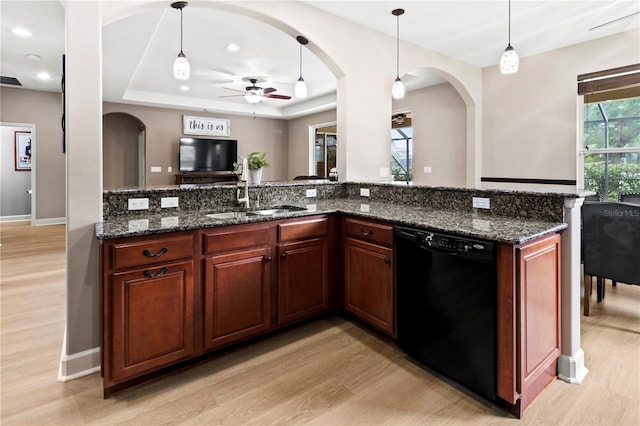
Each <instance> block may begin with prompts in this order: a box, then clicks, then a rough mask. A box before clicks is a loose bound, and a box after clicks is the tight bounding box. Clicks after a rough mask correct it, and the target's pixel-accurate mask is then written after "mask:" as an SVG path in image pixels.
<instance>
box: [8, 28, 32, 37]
mask: <svg viewBox="0 0 640 426" xmlns="http://www.w3.org/2000/svg"><path fill="white" fill-rule="evenodd" d="M11 31H12V32H13V33H14V34H15V35H19V36H20V37H31V35H32V34H31V31H29V30H27V29H26V28H14V29H12V30H11Z"/></svg>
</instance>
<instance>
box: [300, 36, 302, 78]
mask: <svg viewBox="0 0 640 426" xmlns="http://www.w3.org/2000/svg"><path fill="white" fill-rule="evenodd" d="M300 78H302V43H300Z"/></svg>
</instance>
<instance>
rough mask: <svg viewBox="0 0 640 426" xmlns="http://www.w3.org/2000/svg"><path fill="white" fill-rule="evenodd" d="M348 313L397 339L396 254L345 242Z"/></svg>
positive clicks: (352, 241) (360, 243) (376, 246)
mask: <svg viewBox="0 0 640 426" xmlns="http://www.w3.org/2000/svg"><path fill="white" fill-rule="evenodd" d="M344 266H345V309H346V310H347V311H348V312H351V313H352V314H354V315H355V316H357V317H358V318H360V319H362V320H364V321H366V322H367V323H369V324H371V325H373V326H375V327H377V328H379V329H381V330H383V331H385V332H387V333H389V334H391V335H393V333H394V320H393V319H394V309H393V307H394V291H393V250H392V249H390V248H386V247H381V246H378V245H375V244H369V243H365V242H363V241H357V240H353V239H351V238H345V264H344Z"/></svg>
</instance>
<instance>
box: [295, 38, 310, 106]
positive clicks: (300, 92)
mask: <svg viewBox="0 0 640 426" xmlns="http://www.w3.org/2000/svg"><path fill="white" fill-rule="evenodd" d="M296 40H297V41H298V43H300V78H298V81H297V82H296V87H295V89H294V92H295V95H296V98H299V99H304V98H306V97H307V83H305V81H304V78H302V46H305V45H307V43H309V40H307V39H306V38H305V37H303V36H298V37H296Z"/></svg>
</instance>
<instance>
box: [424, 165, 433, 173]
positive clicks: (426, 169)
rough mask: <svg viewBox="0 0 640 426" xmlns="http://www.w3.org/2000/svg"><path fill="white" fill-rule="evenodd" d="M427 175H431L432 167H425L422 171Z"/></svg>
mask: <svg viewBox="0 0 640 426" xmlns="http://www.w3.org/2000/svg"><path fill="white" fill-rule="evenodd" d="M422 170H423V171H424V172H425V173H431V166H424V168H423V169H422Z"/></svg>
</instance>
